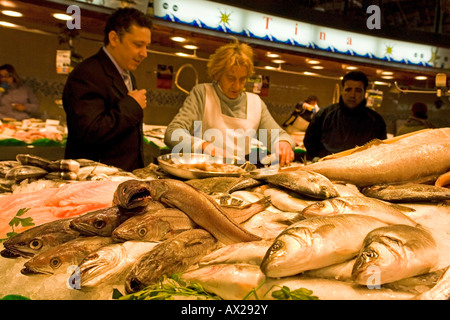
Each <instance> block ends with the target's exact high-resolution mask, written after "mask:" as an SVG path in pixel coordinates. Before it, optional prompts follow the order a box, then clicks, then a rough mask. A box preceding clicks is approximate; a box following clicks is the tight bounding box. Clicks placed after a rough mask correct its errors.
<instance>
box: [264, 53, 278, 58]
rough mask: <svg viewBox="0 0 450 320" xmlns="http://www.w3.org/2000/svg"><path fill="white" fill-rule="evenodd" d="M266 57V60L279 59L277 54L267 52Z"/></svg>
mask: <svg viewBox="0 0 450 320" xmlns="http://www.w3.org/2000/svg"><path fill="white" fill-rule="evenodd" d="M266 57H268V58H279V57H280V55H279V54H278V53H273V52H267V53H266Z"/></svg>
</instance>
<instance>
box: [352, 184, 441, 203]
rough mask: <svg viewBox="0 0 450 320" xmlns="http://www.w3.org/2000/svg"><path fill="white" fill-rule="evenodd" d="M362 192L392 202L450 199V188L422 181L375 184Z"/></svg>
mask: <svg viewBox="0 0 450 320" xmlns="http://www.w3.org/2000/svg"><path fill="white" fill-rule="evenodd" d="M361 192H362V193H363V194H364V195H366V196H368V197H372V198H376V199H380V200H385V201H392V202H428V201H442V200H450V189H448V188H444V187H437V186H433V185H428V184H422V183H407V184H399V185H374V186H370V187H365V188H362V190H361Z"/></svg>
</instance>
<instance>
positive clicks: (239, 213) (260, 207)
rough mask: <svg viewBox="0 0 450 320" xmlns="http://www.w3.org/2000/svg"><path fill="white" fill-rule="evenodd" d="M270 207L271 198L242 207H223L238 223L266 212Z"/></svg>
mask: <svg viewBox="0 0 450 320" xmlns="http://www.w3.org/2000/svg"><path fill="white" fill-rule="evenodd" d="M269 206H270V201H269V198H262V199H260V200H258V201H255V202H252V203H248V204H246V205H243V206H240V207H233V206H228V205H221V207H222V210H223V211H224V212H225V214H226V215H227V216H228V217H230V218H231V219H232V220H233V221H235V222H236V223H243V222H245V221H247V220H248V219H250V218H251V217H253V216H254V215H255V214H257V213H260V212H262V211H264V210H265V209H266V208H267V207H269Z"/></svg>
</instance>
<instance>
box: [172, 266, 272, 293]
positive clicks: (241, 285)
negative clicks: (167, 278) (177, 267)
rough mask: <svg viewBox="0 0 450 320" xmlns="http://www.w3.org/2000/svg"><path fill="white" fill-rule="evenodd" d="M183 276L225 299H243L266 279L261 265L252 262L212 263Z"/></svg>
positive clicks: (182, 276)
mask: <svg viewBox="0 0 450 320" xmlns="http://www.w3.org/2000/svg"><path fill="white" fill-rule="evenodd" d="M181 278H182V279H184V280H186V281H193V282H196V283H200V284H201V285H202V287H203V288H204V289H205V290H206V291H208V292H212V293H214V294H216V295H218V296H220V297H221V298H222V299H224V300H242V299H244V298H245V297H246V295H247V294H249V293H250V292H251V290H253V289H255V288H258V287H259V286H260V285H261V284H262V283H263V282H264V281H265V279H266V277H265V276H264V274H263V273H262V272H261V270H260V269H259V267H258V266H256V265H251V264H212V265H208V266H204V267H201V268H198V269H194V270H190V271H187V272H185V273H183V274H182V275H181ZM266 291H267V290H266Z"/></svg>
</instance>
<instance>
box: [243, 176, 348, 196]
mask: <svg viewBox="0 0 450 320" xmlns="http://www.w3.org/2000/svg"><path fill="white" fill-rule="evenodd" d="M251 176H252V177H253V178H255V179H258V180H263V181H265V182H267V183H270V184H273V185H276V186H279V187H283V188H286V189H289V190H292V191H294V192H297V193H299V194H301V195H304V196H307V197H311V198H315V199H329V198H334V197H338V196H339V193H338V191H337V190H336V188H335V187H334V185H333V183H331V181H330V180H328V179H327V178H326V177H325V176H323V175H321V174H319V173H316V172H312V171H307V170H297V171H285V172H284V171H279V172H276V173H268V174H266V173H264V171H263V170H260V171H253V172H251Z"/></svg>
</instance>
